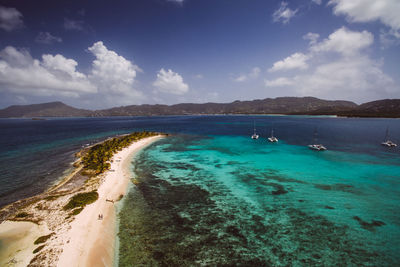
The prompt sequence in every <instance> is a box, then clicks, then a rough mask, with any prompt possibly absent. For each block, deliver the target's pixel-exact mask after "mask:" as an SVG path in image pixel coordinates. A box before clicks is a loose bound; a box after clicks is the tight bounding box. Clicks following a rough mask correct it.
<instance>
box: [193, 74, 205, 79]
mask: <svg viewBox="0 0 400 267" xmlns="http://www.w3.org/2000/svg"><path fill="white" fill-rule="evenodd" d="M194 77H195V78H196V79H203V78H204V75H203V74H200V73H199V74H196V75H194Z"/></svg>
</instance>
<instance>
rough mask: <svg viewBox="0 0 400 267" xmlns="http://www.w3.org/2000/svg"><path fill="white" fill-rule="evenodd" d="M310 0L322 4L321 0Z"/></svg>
mask: <svg viewBox="0 0 400 267" xmlns="http://www.w3.org/2000/svg"><path fill="white" fill-rule="evenodd" d="M311 1H313V2H314V3H316V4H317V5H320V4H322V0H311Z"/></svg>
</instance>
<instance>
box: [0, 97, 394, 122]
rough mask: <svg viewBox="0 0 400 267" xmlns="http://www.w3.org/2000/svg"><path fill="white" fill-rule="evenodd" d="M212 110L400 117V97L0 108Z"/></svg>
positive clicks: (119, 112) (41, 112)
mask: <svg viewBox="0 0 400 267" xmlns="http://www.w3.org/2000/svg"><path fill="white" fill-rule="evenodd" d="M210 114H221V115H223V114H284V115H336V116H343V117H385V118H399V117H400V99H384V100H377V101H372V102H368V103H364V104H361V105H357V104H356V103H354V102H351V101H344V100H334V101H332V100H323V99H318V98H315V97H277V98H265V99H257V100H251V101H239V100H238V101H234V102H232V103H203V104H194V103H182V104H175V105H158V104H156V105H147V104H145V105H130V106H122V107H115V108H110V109H102V110H86V109H77V108H74V107H71V106H68V105H66V104H64V103H62V102H50V103H43V104H33V105H12V106H9V107H7V108H5V109H1V110H0V118H40V117H110V116H163V115H210Z"/></svg>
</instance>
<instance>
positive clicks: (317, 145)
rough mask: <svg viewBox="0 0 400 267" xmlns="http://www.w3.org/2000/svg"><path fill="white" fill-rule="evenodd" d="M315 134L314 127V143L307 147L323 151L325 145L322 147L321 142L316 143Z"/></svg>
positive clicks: (316, 133)
mask: <svg viewBox="0 0 400 267" xmlns="http://www.w3.org/2000/svg"><path fill="white" fill-rule="evenodd" d="M317 135H318V132H317V129H316V128H315V130H314V144H313V145H308V147H309V148H310V149H312V150H316V151H324V150H326V147H324V146H323V145H321V144H317Z"/></svg>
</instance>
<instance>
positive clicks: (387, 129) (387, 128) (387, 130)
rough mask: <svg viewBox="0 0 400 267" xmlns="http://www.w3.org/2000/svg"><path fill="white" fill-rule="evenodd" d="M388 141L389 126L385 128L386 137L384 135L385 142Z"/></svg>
mask: <svg viewBox="0 0 400 267" xmlns="http://www.w3.org/2000/svg"><path fill="white" fill-rule="evenodd" d="M388 140H389V126H388V127H386V135H385V141H388Z"/></svg>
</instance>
